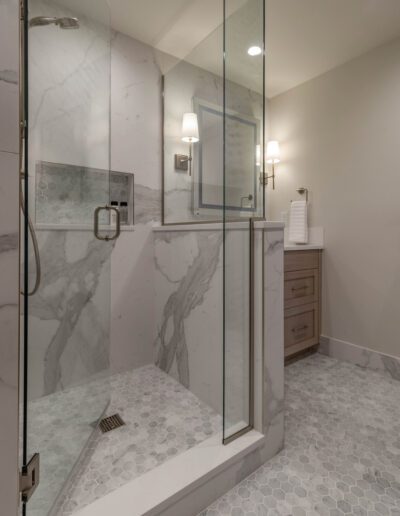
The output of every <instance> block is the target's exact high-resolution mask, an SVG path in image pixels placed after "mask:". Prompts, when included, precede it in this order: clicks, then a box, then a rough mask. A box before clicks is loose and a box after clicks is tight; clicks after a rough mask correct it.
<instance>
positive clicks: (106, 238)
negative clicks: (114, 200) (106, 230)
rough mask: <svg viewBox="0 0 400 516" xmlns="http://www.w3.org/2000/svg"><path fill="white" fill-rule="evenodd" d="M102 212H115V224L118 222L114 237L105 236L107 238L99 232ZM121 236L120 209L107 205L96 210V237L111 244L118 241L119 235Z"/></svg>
mask: <svg viewBox="0 0 400 516" xmlns="http://www.w3.org/2000/svg"><path fill="white" fill-rule="evenodd" d="M102 210H106V211H108V212H111V211H114V212H115V215H116V217H115V222H116V227H115V233H114V234H113V235H111V236H110V235H105V236H102V235H101V234H100V231H99V217H100V212H101V211H102ZM120 234H121V214H120V212H119V209H118V208H115V207H114V206H108V204H106V205H105V206H99V207H98V208H96V209H95V210H94V236H95V237H96V238H97V239H98V240H105V241H106V242H109V241H110V240H116V239H117V238H118V237H119V235H120Z"/></svg>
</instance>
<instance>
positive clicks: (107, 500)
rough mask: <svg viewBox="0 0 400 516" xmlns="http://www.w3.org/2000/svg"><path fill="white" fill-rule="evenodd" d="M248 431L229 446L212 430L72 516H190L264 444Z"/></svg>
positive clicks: (229, 483) (235, 476)
mask: <svg viewBox="0 0 400 516" xmlns="http://www.w3.org/2000/svg"><path fill="white" fill-rule="evenodd" d="M264 441H265V437H264V436H263V435H262V434H261V433H259V432H257V431H255V430H251V431H250V432H248V433H247V434H245V435H243V436H242V437H240V438H238V439H236V440H235V441H233V442H231V443H230V444H228V445H223V444H222V434H216V435H214V436H212V437H210V438H209V439H207V440H206V441H203V442H202V443H200V444H199V445H197V446H195V447H193V448H190V449H188V450H187V451H185V452H184V453H181V454H180V455H178V456H176V457H174V458H172V459H170V460H169V461H167V462H165V463H163V464H161V465H160V466H158V467H156V468H154V469H153V470H151V471H148V472H147V473H145V474H143V475H142V476H140V477H137V478H135V479H134V480H132V481H131V482H129V483H127V484H125V485H124V486H122V487H120V488H118V489H116V490H115V491H112V492H110V493H108V494H107V495H105V496H104V497H102V498H99V499H97V500H96V501H95V502H93V503H91V504H90V505H87V506H86V507H84V508H83V509H81V510H80V511H77V512H76V513H75V514H74V516H109V515H110V514H114V515H120V514H121V515H122V514H129V516H143V515H145V516H155V515H159V514H162V515H163V516H195V515H196V514H198V513H199V512H200V511H201V510H202V509H203V508H205V507H206V506H208V505H209V504H210V503H211V502H212V501H213V500H215V499H217V498H218V497H219V496H221V495H222V494H223V493H225V492H226V491H228V490H229V489H231V488H232V487H233V486H234V485H235V484H236V483H237V482H239V480H240V471H239V470H240V466H241V465H242V463H241V460H242V459H243V458H244V457H246V456H247V455H249V454H251V453H252V452H254V451H256V450H257V449H258V448H260V447H262V446H264Z"/></svg>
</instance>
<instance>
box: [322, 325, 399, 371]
mask: <svg viewBox="0 0 400 516" xmlns="http://www.w3.org/2000/svg"><path fill="white" fill-rule="evenodd" d="M319 352H320V353H322V354H323V355H328V356H330V357H332V358H337V359H338V360H345V361H346V362H351V363H352V364H355V365H358V366H360V367H363V368H366V369H372V370H374V371H381V372H384V373H387V374H389V375H390V376H391V377H392V378H393V379H394V380H400V358H397V357H393V356H391V355H386V354H384V353H379V352H378V351H373V350H372V349H368V348H363V347H361V346H358V345H357V344H352V343H351V342H346V341H344V340H340V339H334V338H332V337H327V336H325V335H321V340H320V346H319Z"/></svg>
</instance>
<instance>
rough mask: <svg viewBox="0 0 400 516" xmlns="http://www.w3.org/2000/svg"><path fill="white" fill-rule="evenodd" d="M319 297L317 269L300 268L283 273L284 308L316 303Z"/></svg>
mask: <svg viewBox="0 0 400 516" xmlns="http://www.w3.org/2000/svg"><path fill="white" fill-rule="evenodd" d="M318 298H319V270H318V269H313V270H302V271H294V272H287V273H286V274H285V308H291V307H293V306H298V305H304V304H307V303H316V302H317V301H318Z"/></svg>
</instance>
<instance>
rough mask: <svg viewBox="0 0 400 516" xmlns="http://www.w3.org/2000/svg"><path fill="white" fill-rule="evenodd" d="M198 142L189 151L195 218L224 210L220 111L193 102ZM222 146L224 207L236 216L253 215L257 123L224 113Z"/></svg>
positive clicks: (208, 104) (205, 102)
mask: <svg viewBox="0 0 400 516" xmlns="http://www.w3.org/2000/svg"><path fill="white" fill-rule="evenodd" d="M193 108H194V112H195V113H196V114H197V118H198V124H199V134H200V141H199V142H198V143H197V144H196V145H195V146H194V149H193V183H192V184H193V209H194V212H195V214H196V215H210V214H212V212H215V211H216V210H219V211H220V210H222V208H223V206H224V198H223V193H224V163H223V153H221V148H222V143H223V142H222V141H221V138H223V124H224V118H223V108H222V107H221V106H218V105H216V104H212V103H210V102H207V101H205V100H202V99H199V98H194V99H193ZM226 117H227V118H226V128H225V144H226V145H227V148H229V149H230V150H231V152H230V153H228V154H227V155H226V160H227V161H226V163H225V166H226V169H227V170H229V184H227V185H225V195H226V198H225V207H226V209H227V210H228V211H231V212H232V214H236V215H237V216H238V215H239V214H240V212H246V213H247V215H248V213H249V212H250V213H252V212H257V202H258V200H257V190H258V184H257V180H258V174H259V168H260V166H259V163H258V162H257V146H258V145H259V143H260V121H259V120H257V119H256V118H254V117H251V116H248V115H244V114H241V113H238V112H235V111H233V110H226Z"/></svg>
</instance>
